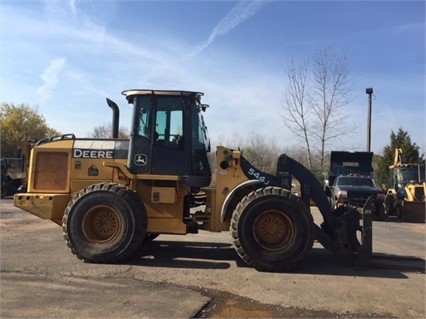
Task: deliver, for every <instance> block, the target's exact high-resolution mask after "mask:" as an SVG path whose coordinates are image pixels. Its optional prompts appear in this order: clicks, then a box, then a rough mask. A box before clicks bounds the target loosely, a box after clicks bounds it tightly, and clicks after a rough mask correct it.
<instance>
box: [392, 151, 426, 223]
mask: <svg viewBox="0 0 426 319" xmlns="http://www.w3.org/2000/svg"><path fill="white" fill-rule="evenodd" d="M389 169H390V171H391V173H392V184H393V187H391V188H389V189H388V190H387V193H386V197H385V207H386V213H387V214H388V215H391V216H392V215H393V216H397V217H398V218H401V219H402V220H403V221H407V222H420V223H424V222H425V219H426V212H425V211H426V202H425V195H426V182H425V165H424V163H423V164H421V163H403V162H402V149H401V148H397V149H395V156H394V163H393V164H392V165H391V166H389Z"/></svg>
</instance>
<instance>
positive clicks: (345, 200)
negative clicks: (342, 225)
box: [330, 176, 385, 219]
mask: <svg viewBox="0 0 426 319" xmlns="http://www.w3.org/2000/svg"><path fill="white" fill-rule="evenodd" d="M370 196H373V200H374V205H373V212H372V213H373V216H374V217H376V218H377V219H383V218H384V211H385V208H384V199H385V192H384V191H383V190H381V189H379V188H378V187H377V186H376V184H375V183H374V180H373V179H372V178H371V177H366V176H338V177H336V179H335V180H334V183H333V186H332V187H331V199H330V204H331V206H332V208H337V207H339V206H341V205H352V206H358V207H363V206H364V204H365V202H366V201H367V199H368V197H370Z"/></svg>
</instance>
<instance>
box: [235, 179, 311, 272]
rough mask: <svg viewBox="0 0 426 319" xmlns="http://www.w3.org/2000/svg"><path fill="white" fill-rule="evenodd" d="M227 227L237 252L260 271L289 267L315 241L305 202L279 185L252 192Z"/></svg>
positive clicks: (237, 209)
mask: <svg viewBox="0 0 426 319" xmlns="http://www.w3.org/2000/svg"><path fill="white" fill-rule="evenodd" d="M230 231H231V234H232V237H233V242H234V247H235V249H236V251H237V253H238V255H239V256H240V257H241V258H242V259H243V260H244V261H245V262H246V263H247V264H249V265H250V266H253V267H254V268H256V269H257V270H260V271H273V272H275V271H290V270H293V269H294V268H295V267H296V266H297V265H298V263H299V261H300V260H301V259H303V257H304V255H305V254H306V253H307V252H308V251H309V250H310V249H311V248H312V246H313V242H314V236H315V233H314V225H313V219H312V215H311V214H310V212H309V210H308V208H307V207H306V205H305V204H304V203H303V202H302V201H301V200H300V199H299V198H298V197H296V196H292V195H290V192H288V191H287V190H285V189H283V188H279V187H266V188H263V189H258V190H256V191H254V192H251V193H250V194H248V195H247V196H246V197H244V198H243V199H242V200H241V202H240V203H239V204H238V205H237V207H236V209H235V210H234V213H233V215H232V221H231V225H230Z"/></svg>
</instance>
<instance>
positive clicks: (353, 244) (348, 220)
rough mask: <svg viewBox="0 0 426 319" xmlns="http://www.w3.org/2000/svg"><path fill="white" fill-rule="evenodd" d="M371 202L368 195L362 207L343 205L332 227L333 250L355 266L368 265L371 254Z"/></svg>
mask: <svg viewBox="0 0 426 319" xmlns="http://www.w3.org/2000/svg"><path fill="white" fill-rule="evenodd" d="M372 202H373V200H372V198H371V197H370V198H368V200H367V202H366V203H365V205H364V207H363V208H362V209H359V208H358V209H357V208H354V207H345V208H344V211H343V212H337V213H341V215H340V216H339V217H338V218H337V221H336V225H335V228H334V243H333V251H334V252H335V253H337V254H338V255H340V256H342V257H343V258H344V259H345V262H346V263H348V264H352V265H355V266H356V267H364V266H366V265H368V264H369V262H370V260H371V257H372V254H373V231H372V230H373V220H372V209H371V207H372ZM360 221H361V223H362V225H361V224H360ZM358 232H360V233H361V238H360V239H358Z"/></svg>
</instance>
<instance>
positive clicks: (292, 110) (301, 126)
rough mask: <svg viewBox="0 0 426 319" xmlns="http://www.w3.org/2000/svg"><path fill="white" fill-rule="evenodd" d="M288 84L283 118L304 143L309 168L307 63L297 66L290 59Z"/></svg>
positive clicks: (310, 161) (310, 164) (310, 162)
mask: <svg viewBox="0 0 426 319" xmlns="http://www.w3.org/2000/svg"><path fill="white" fill-rule="evenodd" d="M288 81H289V85H288V87H287V91H286V103H285V105H284V106H283V108H284V111H285V113H284V115H283V117H284V120H285V122H286V125H287V127H288V128H289V129H290V131H291V132H293V134H294V135H296V136H297V137H298V139H300V140H302V141H303V142H304V143H305V146H306V150H307V156H308V158H307V160H308V164H309V168H311V167H312V155H311V146H310V144H309V140H310V139H309V136H308V135H309V127H308V123H309V112H310V105H309V103H308V95H307V93H308V92H307V90H308V87H307V86H308V63H307V62H306V61H305V62H302V63H301V64H300V65H299V66H297V65H296V64H295V62H294V61H291V62H290V64H289V66H288Z"/></svg>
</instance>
